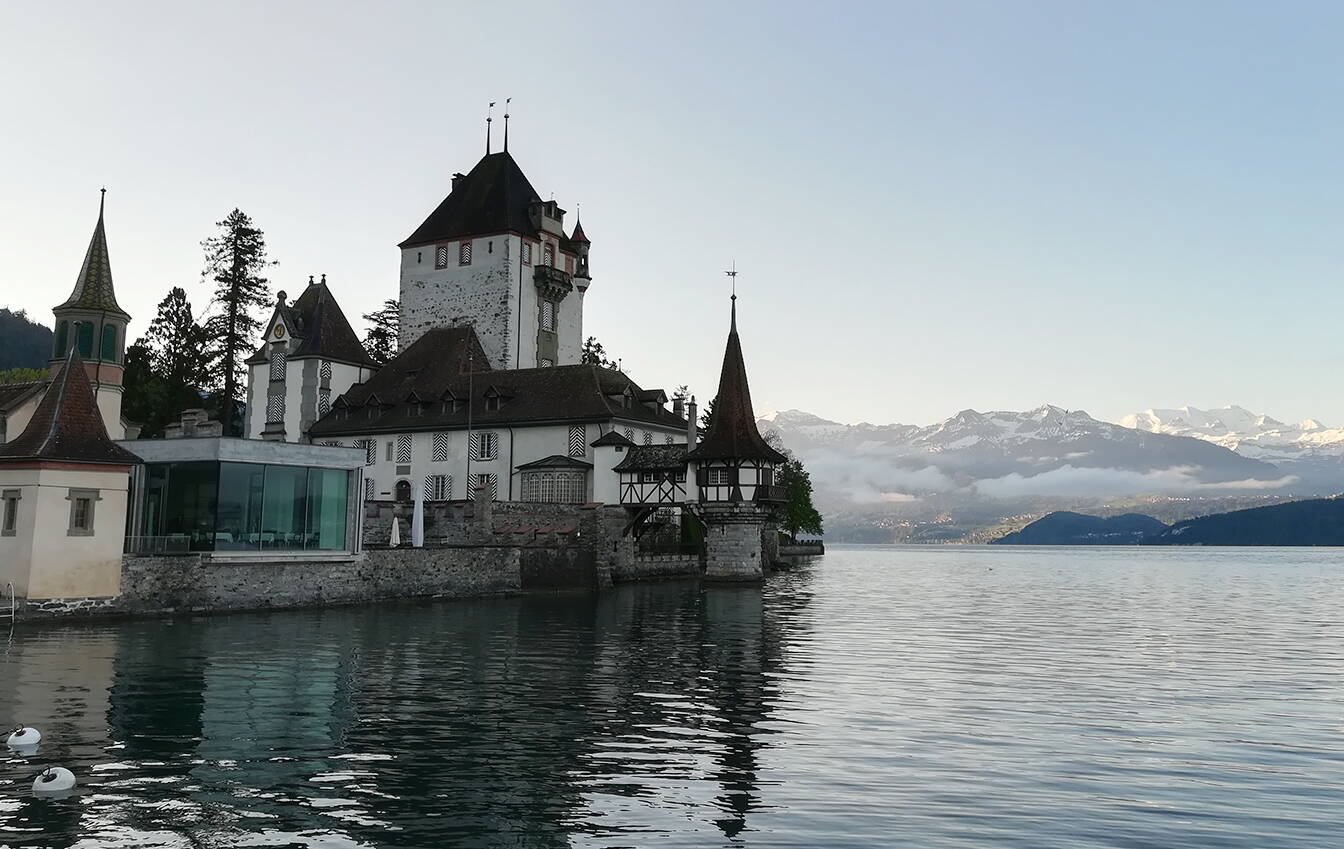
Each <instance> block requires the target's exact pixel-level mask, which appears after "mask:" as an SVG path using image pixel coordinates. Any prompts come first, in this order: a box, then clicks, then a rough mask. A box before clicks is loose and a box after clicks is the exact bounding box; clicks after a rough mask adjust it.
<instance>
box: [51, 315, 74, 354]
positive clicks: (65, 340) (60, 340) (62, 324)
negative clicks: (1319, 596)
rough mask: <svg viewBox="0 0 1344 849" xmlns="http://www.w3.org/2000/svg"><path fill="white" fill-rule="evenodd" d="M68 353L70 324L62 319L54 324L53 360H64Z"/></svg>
mask: <svg viewBox="0 0 1344 849" xmlns="http://www.w3.org/2000/svg"><path fill="white" fill-rule="evenodd" d="M68 353H70V322H68V321H65V320H64V319H62V320H61V321H58V322H56V350H55V351H53V352H52V356H53V357H55V358H64V357H65V355H66V354H68Z"/></svg>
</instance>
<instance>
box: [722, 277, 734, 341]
mask: <svg viewBox="0 0 1344 849" xmlns="http://www.w3.org/2000/svg"><path fill="white" fill-rule="evenodd" d="M723 273H724V274H727V275H728V279H729V280H732V281H733V295H732V302H733V306H732V322H731V324H730V325H729V329H728V332H729V333H736V332H737V260H733V267H732V268H731V269H730V270H728V271H725V272H723Z"/></svg>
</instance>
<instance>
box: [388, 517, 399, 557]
mask: <svg viewBox="0 0 1344 849" xmlns="http://www.w3.org/2000/svg"><path fill="white" fill-rule="evenodd" d="M387 544H388V545H390V546H392V547H393V548H396V547H397V546H399V545H401V525H400V524H398V523H397V514H396V513H395V512H394V513H393V514H392V535H391V536H390V537H388V540H387Z"/></svg>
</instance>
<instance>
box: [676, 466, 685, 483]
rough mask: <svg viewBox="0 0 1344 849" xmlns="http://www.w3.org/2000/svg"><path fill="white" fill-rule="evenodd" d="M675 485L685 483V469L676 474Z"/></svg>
mask: <svg viewBox="0 0 1344 849" xmlns="http://www.w3.org/2000/svg"><path fill="white" fill-rule="evenodd" d="M677 483H686V470H685V469H682V470H681V471H679V472H677Z"/></svg>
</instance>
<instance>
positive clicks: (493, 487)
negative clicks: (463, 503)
mask: <svg viewBox="0 0 1344 849" xmlns="http://www.w3.org/2000/svg"><path fill="white" fill-rule="evenodd" d="M471 477H472V485H471V497H472V498H475V497H476V493H477V491H478V490H481V489H484V490H485V491H486V492H487V493H489V496H490V500H491V501H495V500H497V499H498V498H499V482H498V480H497V479H496V478H495V476H494V475H472V476H471Z"/></svg>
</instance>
